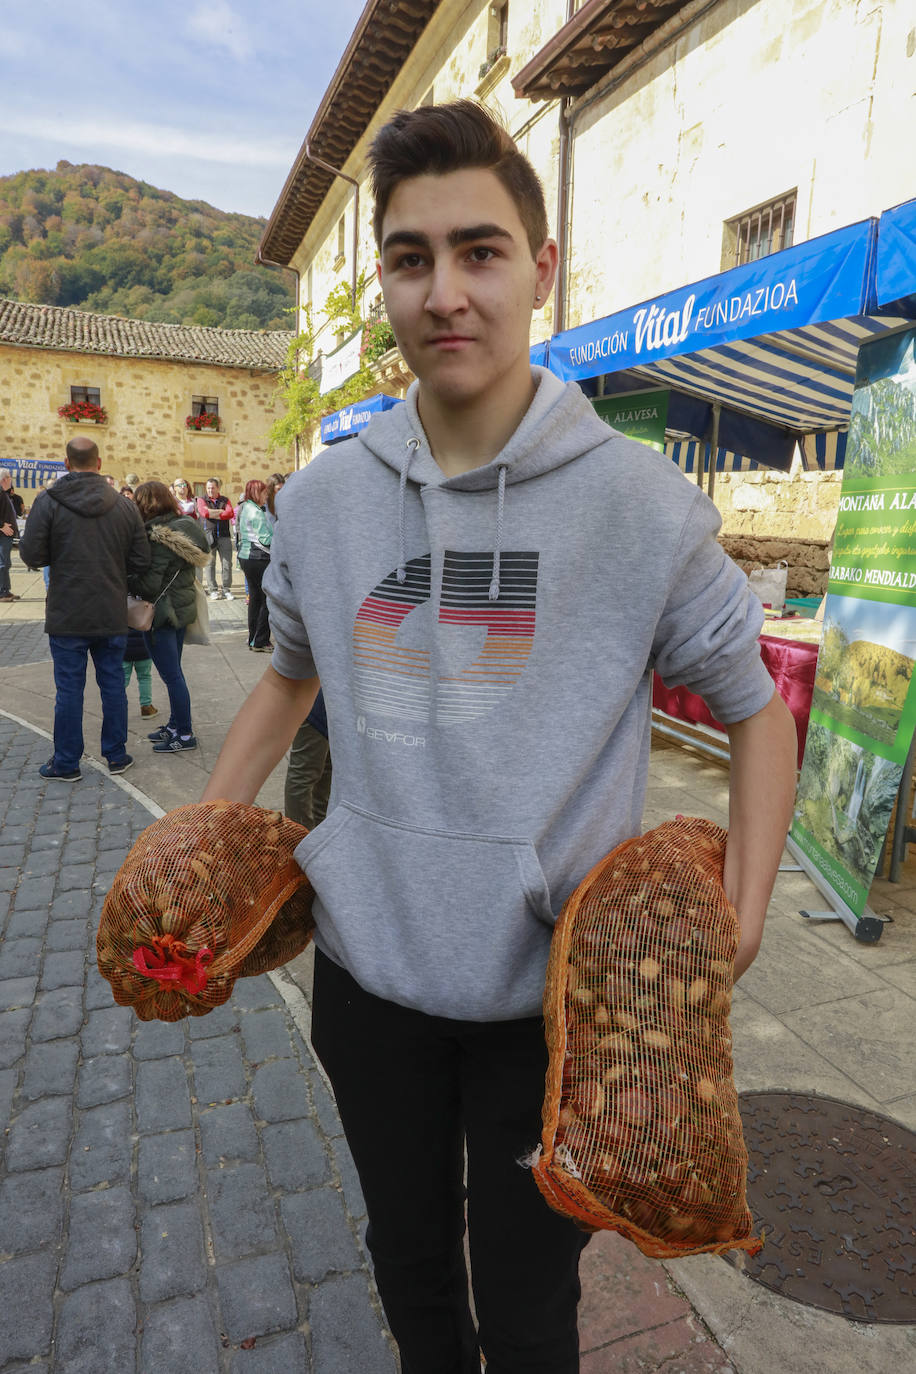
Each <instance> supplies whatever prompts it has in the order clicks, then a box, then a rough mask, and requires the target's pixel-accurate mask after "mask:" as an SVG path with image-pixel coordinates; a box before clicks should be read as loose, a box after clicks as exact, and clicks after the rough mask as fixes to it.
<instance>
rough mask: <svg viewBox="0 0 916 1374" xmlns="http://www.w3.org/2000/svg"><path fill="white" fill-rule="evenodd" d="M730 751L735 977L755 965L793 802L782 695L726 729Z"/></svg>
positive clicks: (788, 717)
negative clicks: (736, 934) (738, 934)
mask: <svg viewBox="0 0 916 1374" xmlns="http://www.w3.org/2000/svg"><path fill="white" fill-rule="evenodd" d="M727 728H728V738H729V743H730V747H731V778H730V782H729V808H728V812H729V818H728V844H727V846H726V850H725V874H724V882H725V895H726V896H727V897H728V899H729V901H730V902H732V903H733V905H734V906H735V908H736V910H737V912H738V920H739V923H740V926H741V939H740V941H739V944H738V952H737V954H736V956H735V979H736V980H737V979H738V978H740V977H741V975H742V973H744V972H746V970H747V969H748V968H749V967H750V965H751V964H752V962H753V960H754V958H755V956H756V954H757V951H758V950H759V948H760V941H761V939H762V938H763V923H764V919H765V918H766V913H767V903H768V902H769V900H770V894H771V893H772V891H773V883H774V882H775V881H776V873H777V871H778V869H779V861H780V859H781V858H782V852H783V847H784V845H785V840H786V834H787V832H788V829H789V823H790V821H791V819H792V808H793V806H794V804H795V777H796V773H795V770H796V757H797V749H798V741H797V735H796V731H795V720H794V718H793V716H792V713H791V712H790V711H789V708H788V707H787V706H786V704H785V702H784V701H783V699H782V697H781V696H780V695H779V693H778V692H774V693H773V696H772V697H771V698H770V701H769V703H768V704H767V705H766V706H765V707H764V708H763V710H762V711H758V712H757V713H756V715H753V716H749V717H748V719H747V720H741V721H738V722H736V724H734V725H729V726H728V727H727Z"/></svg>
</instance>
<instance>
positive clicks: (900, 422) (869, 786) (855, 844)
mask: <svg viewBox="0 0 916 1374" xmlns="http://www.w3.org/2000/svg"><path fill="white" fill-rule="evenodd" d="M914 348H916V330H908V331H907V332H905V333H902V334H895V335H892V336H890V337H889V338H886V339H880V340H878V341H876V342H874V343H871V344H867V345H865V346H864V347H863V348H862V349H861V350H860V353H859V365H858V370H857V374H856V388H855V392H854V395H853V402H852V416H851V419H850V425H849V442H848V445H847V450H846V465H845V470H844V474H843V490H842V494H841V497H840V510H839V515H838V517H837V525H836V534H835V536H834V548H833V557H832V560H831V565H830V577H829V581H828V584H827V600H826V604H825V608H824V631H823V636H822V639H821V648H820V652H819V654H818V660H817V674H816V677H815V685H814V695H813V700H812V709H811V719H810V724H809V727H808V737H807V742H806V745H805V757H804V761H803V764H802V772H801V778H800V780H799V785H798V792H797V796H796V806H795V816H794V819H793V822H792V828H791V831H790V835H791V838H792V840H794V842H795V844H796V846H797V847H798V850H800V851H801V853H802V855H803V856H804V857H805V859H806V860H807V864H806V866H808V865H811V866H812V867H813V869H814V870H815V872H812V877H814V878H815V881H816V882H817V883H818V886H819V887H821V889H822V890H823V891H825V893H826V894H827V895H828V896H830V897H831V898H832V899H833V900H834V901H835V902H837V903H839V904H840V905H841V906H843V905H845V906H846V907H847V908H849V910H850V911H851V912H852V913H853V914H854V915H855V916H857V917H858V916H861V915H862V914H863V912H864V910H865V905H866V902H867V900H868V891H869V888H870V887H871V883H872V879H873V877H874V872H875V868H876V866H877V863H878V860H879V858H880V855H881V851H882V846H883V843H884V839H885V835H886V833H887V827H888V823H889V821H890V817H891V813H892V811H893V808H894V802H895V799H896V795H897V789H898V787H899V785H900V778H901V776H902V773H903V765H904V763H905V761H906V756H907V753H908V751H909V747H910V742H911V740H912V737H913V731H914V728H916V689H914V685H913V666H914V663H916V352H914ZM809 871H810V869H809Z"/></svg>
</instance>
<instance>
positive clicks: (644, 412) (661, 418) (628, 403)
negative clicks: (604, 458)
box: [592, 391, 668, 453]
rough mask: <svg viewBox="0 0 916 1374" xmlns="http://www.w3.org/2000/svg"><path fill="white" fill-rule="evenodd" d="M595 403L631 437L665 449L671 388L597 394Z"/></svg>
mask: <svg viewBox="0 0 916 1374" xmlns="http://www.w3.org/2000/svg"><path fill="white" fill-rule="evenodd" d="M592 405H593V406H594V407H595V411H596V413H597V414H598V415H600V416H601V418H602V420H603V421H604V423H605V424H606V425H610V426H611V428H612V429H619V430H620V433H621V434H625V435H626V436H627V438H628V439H638V440H639V441H640V443H643V444H648V445H649V447H650V448H657V449H658V451H659V453H664V451H665V423H666V421H667V419H668V392H667V391H635V392H630V394H629V395H627V396H596V397H595V398H594V399H593V401H592Z"/></svg>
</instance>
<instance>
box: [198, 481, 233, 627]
mask: <svg viewBox="0 0 916 1374" xmlns="http://www.w3.org/2000/svg"><path fill="white" fill-rule="evenodd" d="M197 517H198V519H199V520H201V521H202V522H203V527H204V531H205V533H206V536H207V542H208V544H209V547H210V561H209V563H208V564H207V575H206V586H207V591H208V593H209V596H210V600H211V601H220V600H226V601H233V600H234V599H235V598H234V597H233V595H232V590H231V588H232V521H233V520H234V518H235V511H234V510H233V509H232V502H231V501H230V500H229V498H228V496H222V495H221V494H220V489H219V478H218V477H210V478H208V480H207V494H206V496H199V497H198V498H197ZM217 558H219V561H220V570H221V572H222V578H223V589H222V591H218V590H217V586H216V560H217Z"/></svg>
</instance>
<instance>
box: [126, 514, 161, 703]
mask: <svg viewBox="0 0 916 1374" xmlns="http://www.w3.org/2000/svg"><path fill="white" fill-rule="evenodd" d="M131 499H133V498H131ZM132 672H136V674H137V687H138V689H139V692H140V714H141V716H158V714H159V712H158V710H157V708H156V707H155V706H154V705H153V660H152V659H151V658H150V656H149V649H148V648H147V647H146V640H145V639H144V638H143V631H142V630H132V629H130V628H129V627H128V631H127V645H126V647H125V649H124V690H125V691H126V690H127V684H128V683H129V682H130V675H131V673H132Z"/></svg>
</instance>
